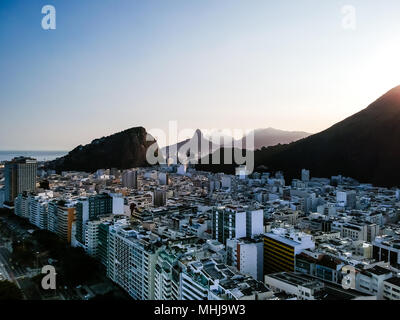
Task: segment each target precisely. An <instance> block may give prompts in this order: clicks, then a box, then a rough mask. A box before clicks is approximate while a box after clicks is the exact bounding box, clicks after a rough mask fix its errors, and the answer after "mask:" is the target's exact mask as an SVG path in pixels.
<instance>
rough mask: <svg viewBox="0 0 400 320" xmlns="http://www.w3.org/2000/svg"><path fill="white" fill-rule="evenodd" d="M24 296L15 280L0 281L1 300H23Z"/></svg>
mask: <svg viewBox="0 0 400 320" xmlns="http://www.w3.org/2000/svg"><path fill="white" fill-rule="evenodd" d="M22 298H23V296H22V291H21V290H20V289H19V288H18V287H17V286H16V285H15V284H14V283H13V282H10V281H7V280H4V281H0V301H2V300H3V301H4V300H22Z"/></svg>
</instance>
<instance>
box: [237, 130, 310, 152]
mask: <svg viewBox="0 0 400 320" xmlns="http://www.w3.org/2000/svg"><path fill="white" fill-rule="evenodd" d="M251 135H254V147H253V148H250V145H248V143H247V144H246V141H248V140H247V139H248V138H250V137H251ZM310 135H311V133H307V132H302V131H284V130H279V129H274V128H265V129H257V130H254V131H253V132H252V133H251V134H248V135H246V136H245V137H243V138H242V139H241V140H242V146H243V148H247V149H249V150H257V149H261V148H262V147H270V146H275V145H277V144H287V143H291V142H294V141H297V140H300V139H303V138H306V137H308V136H310Z"/></svg>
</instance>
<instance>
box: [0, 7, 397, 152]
mask: <svg viewBox="0 0 400 320" xmlns="http://www.w3.org/2000/svg"><path fill="white" fill-rule="evenodd" d="M47 4H51V5H54V6H55V8H56V12H57V15H56V18H57V29H56V30H48V31H45V30H43V29H42V28H41V19H42V17H43V15H42V13H41V9H42V7H43V6H44V5H47ZM344 5H352V6H354V8H355V9H356V18H357V20H356V28H355V30H346V29H344V28H343V27H342V19H343V15H342V13H341V9H342V7H343V6H344ZM399 57H400V2H399V1H375V0H360V1H355V0H354V1H353V0H349V1H336V0H329V1H320V0H319V1H318V0H296V1H295V0H291V1H289V0H282V1H267V0H246V1H245V0H218V1H217V0H190V1H187V0H180V1H178V0H141V1H135V0H96V1H94V0H46V1H39V0H24V1H22V0H2V1H1V2H0V112H1V116H0V150H7V149H13V150H18V149H19V150H22V149H30V150H32V149H38V150H47V149H52V150H60V149H61V150H63V149H66V150H68V149H72V148H73V147H75V146H76V145H78V144H85V143H89V142H90V141H91V140H92V139H94V138H97V137H100V136H104V135H108V134H111V133H114V132H118V131H121V130H124V129H127V128H130V127H134V126H144V127H145V128H147V129H152V128H161V129H164V130H167V128H168V121H170V120H176V121H178V124H179V127H180V128H182V129H184V128H193V129H196V128H204V129H213V128H220V129H224V128H230V129H250V128H262V127H275V128H279V129H287V130H303V131H308V132H318V131H321V130H323V129H325V128H327V127H329V126H330V125H332V124H334V123H335V122H337V121H340V120H342V119H344V118H346V117H347V116H349V115H351V114H353V113H355V112H357V111H359V110H361V109H363V108H364V107H366V106H367V105H368V104H369V103H370V102H372V101H373V100H375V99H376V98H378V97H379V96H380V95H381V94H383V93H384V92H386V91H387V90H389V89H390V88H392V87H394V86H396V85H399V84H400V81H399V77H400V72H399V71H400V58H399Z"/></svg>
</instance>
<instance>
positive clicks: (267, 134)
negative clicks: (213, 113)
mask: <svg viewBox="0 0 400 320" xmlns="http://www.w3.org/2000/svg"><path fill="white" fill-rule="evenodd" d="M252 134H253V135H254V144H249V143H248V141H249V140H248V139H249V138H250V137H251V135H252ZM252 134H248V135H246V136H244V137H243V138H241V139H239V140H236V141H235V140H234V138H233V137H231V136H228V135H226V134H224V133H223V132H220V131H214V132H212V133H210V135H209V136H208V137H206V136H205V135H204V134H203V133H202V131H201V130H200V129H197V130H196V132H195V134H194V135H193V137H192V138H191V139H186V140H183V141H181V142H178V143H177V144H174V145H171V146H167V147H164V148H162V149H161V151H162V152H163V155H164V157H168V156H169V157H171V158H173V159H175V158H174V157H172V153H173V152H174V151H173V150H175V151H176V150H178V152H179V153H184V154H185V153H187V151H188V149H189V150H191V151H193V150H197V154H199V156H200V157H204V156H207V155H208V154H209V153H210V152H214V151H216V150H217V149H219V148H220V147H221V146H223V145H224V144H225V145H226V146H227V147H231V146H232V147H233V146H236V147H242V148H246V147H248V148H249V149H250V150H254V149H261V148H262V147H269V146H273V145H277V144H279V143H281V144H283V143H290V142H293V141H296V140H299V139H302V138H305V137H308V136H309V135H310V133H307V132H301V131H284V130H278V129H274V128H266V129H257V130H254V131H253V132H252ZM246 142H247V143H246ZM251 145H253V147H250V146H251ZM196 146H197V147H196ZM201 146H206V148H202V147H201ZM195 147H196V148H195ZM174 148H175V149H174ZM189 152H190V151H189Z"/></svg>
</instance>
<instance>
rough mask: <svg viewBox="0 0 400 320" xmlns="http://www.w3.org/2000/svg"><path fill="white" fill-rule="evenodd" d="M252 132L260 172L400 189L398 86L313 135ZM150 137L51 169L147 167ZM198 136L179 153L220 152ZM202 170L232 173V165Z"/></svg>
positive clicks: (83, 150) (131, 136)
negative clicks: (189, 149) (193, 146)
mask: <svg viewBox="0 0 400 320" xmlns="http://www.w3.org/2000/svg"><path fill="white" fill-rule="evenodd" d="M254 133H255V134H254V136H255V149H259V150H256V151H248V152H254V153H255V154H254V156H255V157H254V158H255V168H256V170H257V168H258V169H261V168H263V170H265V169H267V170H269V171H278V170H281V171H283V172H284V174H285V177H286V178H287V179H289V180H288V181H290V179H292V178H296V177H299V173H300V171H301V169H302V168H307V169H309V170H311V172H312V175H313V176H318V177H330V176H332V175H338V174H342V175H344V176H349V177H352V178H355V179H357V180H359V181H360V182H370V183H373V184H374V185H377V186H388V187H390V186H397V185H400V148H399V146H398V142H400V86H399V87H396V88H394V89H392V90H390V91H389V92H387V93H386V94H384V95H383V96H382V97H380V98H379V99H378V100H376V101H375V102H373V103H372V104H371V105H369V106H368V107H367V108H366V109H364V110H362V111H360V112H358V113H356V114H354V115H353V116H351V117H349V118H347V119H345V120H343V121H341V122H339V123H337V124H335V125H334V126H332V127H330V128H328V129H326V130H324V131H322V132H320V133H317V134H314V135H310V136H309V134H307V133H304V132H286V131H280V130H276V129H271V128H268V129H261V130H255V132H254ZM146 134H147V133H146V130H145V129H144V128H141V127H138V128H132V129H129V130H125V131H123V132H120V133H117V134H114V135H112V136H109V137H104V138H101V139H97V140H94V141H92V143H91V144H89V145H86V146H79V147H77V148H75V149H74V150H73V151H71V152H70V153H69V154H68V155H66V156H65V157H62V158H59V159H57V160H55V161H52V162H50V163H49V164H48V166H49V167H51V168H54V169H56V170H57V171H67V170H78V171H88V172H94V171H95V170H97V169H100V168H113V167H115V168H119V169H126V168H132V167H139V166H146V165H147V161H146V152H147V149H148V148H149V147H150V146H151V145H152V144H153V143H156V142H155V141H146ZM195 135H197V139H194V140H193V138H192V139H188V140H185V141H182V142H180V143H178V144H177V146H176V147H177V148H178V150H179V148H180V147H181V146H183V145H185V144H186V143H189V144H190V143H191V142H190V141H191V140H193V141H197V143H199V146H200V145H201V143H203V145H206V144H204V143H207V142H208V143H209V145H210V146H211V148H210V149H211V150H213V151H215V150H217V149H218V148H219V145H218V144H212V143H211V142H210V141H209V140H208V139H207V138H206V137H204V135H203V134H202V132H201V131H200V130H197V131H196V133H195ZM203 139H204V141H202V140H203ZM299 139H300V140H299ZM213 141H215V140H213ZM292 141H295V142H292ZM170 149H171V146H169V147H166V148H163V149H162V150H161V151H162V152H163V153H164V155H166V154H168V152H169V150H170ZM199 150H200V149H199ZM199 168H200V169H210V170H211V171H225V172H234V166H231V165H221V166H218V165H210V166H206V167H204V166H199Z"/></svg>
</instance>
